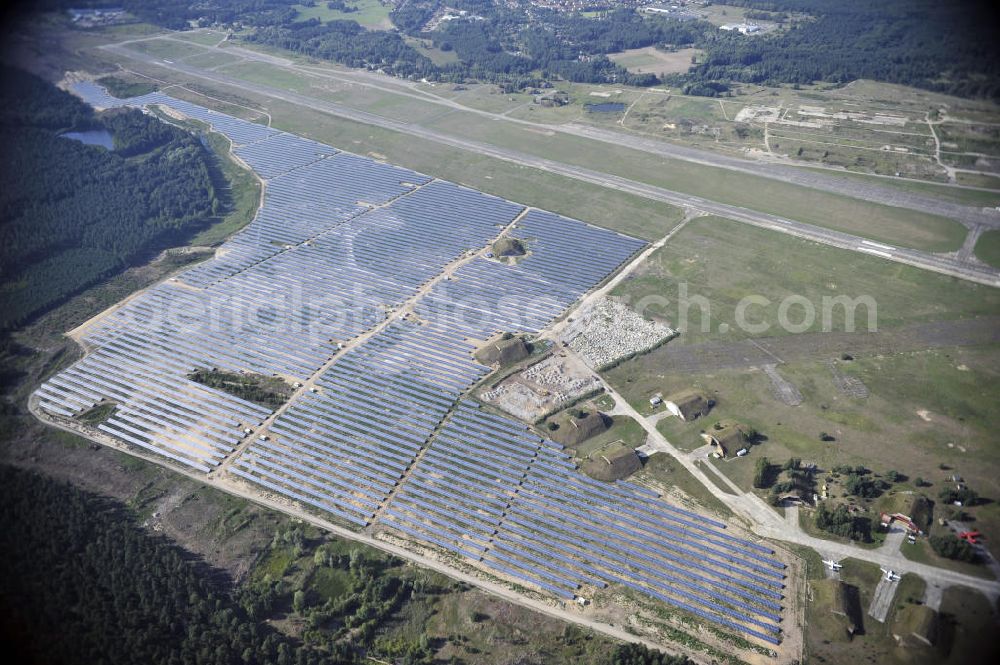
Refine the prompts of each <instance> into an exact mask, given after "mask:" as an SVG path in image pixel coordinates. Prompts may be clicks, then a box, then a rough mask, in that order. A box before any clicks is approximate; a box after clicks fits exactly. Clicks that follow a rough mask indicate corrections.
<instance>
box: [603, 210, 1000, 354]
mask: <svg viewBox="0 0 1000 665" xmlns="http://www.w3.org/2000/svg"><path fill="white" fill-rule="evenodd" d="M682 289H686V293H687V302H688V303H690V306H688V307H687V308H686V310H685V308H684V307H683V306H682V305H681V297H680V296H681V291H682ZM612 295H615V296H621V297H625V298H627V299H628V300H629V301H630V302H632V303H639V302H640V301H642V300H643V299H647V302H650V300H649V299H651V298H667V299H669V303H668V304H666V305H665V306H664V305H662V304H660V305H658V306H657V303H656V302H653V303H652V304H650V313H660V314H664V315H666V317H667V319H668V320H670V321H671V322H672V323H674V324H675V325H679V324H680V323H681V314H682V312H683V311H686V312H687V317H686V318H687V319H688V322H687V325H686V327H685V328H684V329H682V330H681V336H680V338H678V340H676V341H674V342H671V344H670V345H668V347H669V346H671V345H676V344H689V343H697V342H703V341H715V340H727V341H731V340H736V339H743V338H747V337H756V336H766V337H769V336H775V335H783V334H786V332H785V330H784V328H783V327H782V326H781V325H780V317H779V310H780V307H781V306H780V303H781V302H782V301H783V300H784V299H786V298H789V297H793V296H794V297H795V298H800V297H801V298H805V299H806V300H807V301H808V302H809V303H811V306H812V308H813V309H814V311H815V321H814V322H813V324H812V325H810V326H809V327H808V328H806V329H805V330H801V332H817V331H822V330H824V328H823V311H824V306H823V298H824V297H826V298H836V297H838V296H848V297H849V298H852V299H854V298H859V297H862V296H869V297H871V298H872V300H873V301H874V302H875V305H876V306H875V312H876V314H877V318H876V323H877V326H878V329H879V330H885V329H889V328H893V327H896V326H899V325H901V324H904V323H911V322H917V321H932V320H949V319H956V318H967V317H973V316H980V315H989V314H1000V291H998V290H997V289H993V288H990V287H987V286H980V285H976V284H972V283H970V282H964V281H961V280H957V279H954V278H951V277H946V276H943V275H937V274H935V273H931V272H927V271H925V270H920V269H917V268H911V267H907V266H903V265H901V264H897V263H894V262H891V261H886V260H884V259H880V258H878V257H875V256H870V255H867V254H862V253H858V252H850V251H847V250H842V249H836V248H832V247H826V246H822V245H818V244H815V243H812V242H808V241H804V240H800V239H798V238H793V237H790V236H786V235H783V234H779V233H775V232H773V231H768V230H766V229H758V228H755V227H752V226H748V225H745V224H740V223H738V222H733V221H730V220H726V219H722V218H718V217H701V218H697V219H694V220H692V221H691V222H689V223H688V224H687V226H685V227H684V228H683V229H681V230H680V231H679V232H678V233H677V235H675V236H674V237H673V238H672V239H671V240H670V242H669V243H668V244H667V245H666V246H664V247H662V248H661V249H658V250H657V251H656V252H654V253H653V254H652V255H651V256H650V257H649V259H647V261H646V262H645V263H644V264H643V265H641V266H640V267H639V268H638V269H637V270H636V271H635V272H633V277H631V278H630V279H628V280H625V281H623V282H622V283H621V284H620V285H619V286H617V287H616V288H615V289H614V291H613V292H612ZM747 296H756V297H763V298H767V299H768V300H769V301H770V303H771V304H769V305H768V304H759V305H758V304H754V305H752V306H748V307H746V309H745V310H744V314H745V317H744V320H745V321H746V322H748V323H751V324H761V325H766V326H767V329H766V330H764V331H763V332H757V333H754V332H750V331H744V330H740V326H739V325H737V324H738V320H737V318H738V317H737V314H736V310H737V308H738V307H739V305H740V303H741V301H742V300H743V299H744V298H745V297H747ZM696 298H704V299H705V300H706V301H707V304H708V307H707V308H702V307H699V306H698V301H697V300H696ZM761 302H763V301H761ZM829 302H831V301H828V303H829ZM805 310H806V306H805V305H804V304H803V305H796V306H794V307H791V306H789V308H788V310H787V311H786V315H787V319H788V320H789V321H790V322H792V323H794V324H798V323H801V322H803V321H804V320H805V318H804V317H805ZM827 310H828V311H829V314H830V315H829V317H828V318H829V322H830V324H831V325H830V327H829V328H828V330H831V331H836V332H842V331H845V329H846V325H845V324H846V322H847V321H846V317H845V308H844V307H835V308H834V307H829V306H828V307H827ZM855 318H856V320H855V327H856V329H858V330H866V329H867V324H868V318H867V312H866V310H865V308H864V307H859V308H858V309H857V311H856V317H855ZM721 327H725V328H726V329H725V330H724V331H723V330H720V328H721ZM706 328H707V329H706ZM669 353H670V351H669V348H668V349H664V350H661V351H655V352H653V353H652V354H650V355H651V356H656V355H657V354H669Z"/></svg>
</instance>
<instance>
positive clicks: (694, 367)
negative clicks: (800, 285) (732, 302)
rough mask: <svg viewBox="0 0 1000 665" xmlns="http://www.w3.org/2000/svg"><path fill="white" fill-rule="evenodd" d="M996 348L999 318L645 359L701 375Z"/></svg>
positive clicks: (768, 340)
mask: <svg viewBox="0 0 1000 665" xmlns="http://www.w3.org/2000/svg"><path fill="white" fill-rule="evenodd" d="M998 342H1000V317H984V318H979V319H962V320H958V321H934V322H931V323H914V324H910V325H906V326H903V327H900V328H893V329H890V330H883V331H879V332H870V333H869V332H857V333H848V332H828V333H822V332H820V333H802V334H798V335H784V336H781V337H765V338H758V339H745V340H739V341H736V342H705V343H702V344H687V345H685V344H671V345H669V347H664V348H663V349H661V350H658V351H655V352H654V353H653V354H651V355H650V356H649V364H650V365H651V366H652V367H654V368H655V369H656V371H658V372H670V373H675V374H703V373H706V372H714V371H717V370H723V369H744V368H749V367H763V366H764V365H770V364H773V363H774V361H775V356H777V357H780V358H781V360H782V361H783V362H786V363H787V362H800V361H810V360H829V359H830V358H835V357H839V356H840V355H841V354H842V353H850V354H851V355H853V356H872V355H892V354H896V353H903V352H906V351H922V350H924V349H935V348H942V347H951V346H977V345H982V344H996V343H998Z"/></svg>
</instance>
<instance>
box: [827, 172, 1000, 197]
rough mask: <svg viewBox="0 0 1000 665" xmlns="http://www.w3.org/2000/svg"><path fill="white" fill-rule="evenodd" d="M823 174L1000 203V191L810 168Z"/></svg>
mask: <svg viewBox="0 0 1000 665" xmlns="http://www.w3.org/2000/svg"><path fill="white" fill-rule="evenodd" d="M810 170H812V171H816V172H818V173H823V174H824V175H828V176H829V175H832V176H839V177H842V178H847V179H849V180H857V181H861V182H868V183H871V184H873V185H879V186H880V187H888V188H891V189H900V190H903V191H909V192H916V193H918V194H927V195H930V196H933V197H935V198H937V199H941V200H943V201H953V202H954V203H962V204H964V205H970V206H996V205H1000V191H992V192H991V191H984V190H981V189H967V188H964V187H949V186H948V185H942V184H938V183H934V182H925V181H921V180H913V179H903V178H883V177H879V176H874V175H867V174H864V173H852V172H849V171H833V170H830V169H812V168H810Z"/></svg>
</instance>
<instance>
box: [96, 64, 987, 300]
mask: <svg viewBox="0 0 1000 665" xmlns="http://www.w3.org/2000/svg"><path fill="white" fill-rule="evenodd" d="M102 48H104V49H105V50H107V51H109V52H112V53H115V54H117V55H120V56H122V57H125V58H129V59H132V60H135V61H138V62H143V63H146V64H149V65H154V66H157V67H162V68H165V69H170V70H173V71H176V72H179V73H182V74H185V75H187V76H191V77H195V78H201V79H205V80H209V81H213V82H215V83H219V84H223V85H228V86H232V87H234V88H237V89H240V90H245V91H248V92H251V93H254V94H258V95H263V96H265V97H270V98H274V99H279V100H282V101H285V102H288V103H290V104H295V105H298V106H302V107H305V108H309V109H313V110H315V111H320V112H322V113H327V114H330V115H335V116H337V117H341V118H345V119H347V120H352V121H355V122H360V123H363V124H368V125H374V126H377V127H382V128H384V129H389V130H392V131H396V132H401V133H404V134H408V135H410V136H415V137H417V138H421V139H425V140H428V141H433V142H436V143H441V144H444V145H449V146H452V147H457V148H461V149H463V150H468V151H470V152H474V153H479V154H482V155H486V156H488V157H493V158H495V159H499V160H502V161H505V162H511V163H515V164H519V165H522V166H528V167H531V168H536V169H540V170H542V171H548V172H550V173H556V174H559V175H563V176H566V177H569V178H573V179H576V180H581V181H584V182H588V183H591V184H596V185H601V186H604V187H608V188H611V189H617V190H619V191H623V192H627V193H630V194H635V195H637V196H641V197H644V198H647V199H651V200H654V201H661V202H663V203H669V204H671V205H675V206H680V207H685V208H693V209H695V210H699V211H702V212H706V213H709V214H713V215H719V216H721V217H727V218H729V219H733V220H736V221H739V222H743V223H746V224H751V225H753V226H757V227H760V228H765V229H770V230H773V231H778V232H780V233H785V234H788V235H791V236H795V237H798V238H802V239H805V240H811V241H814V242H818V243H822V244H824V245H830V246H833V247H839V248H841V249H847V250H852V251H859V252H864V253H868V254H872V255H875V256H880V257H882V258H885V259H889V260H891V261H896V262H898V263H904V264H907V265H912V266H915V267H918V268H924V269H926V270H932V271H934V272H938V273H942V274H946V275H951V276H953V277H958V278H961V279H967V280H971V281H974V282H979V283H982V284H987V285H989V286H1000V270H996V269H993V268H989V267H986V266H983V265H979V264H978V263H974V262H971V261H968V262H964V261H962V260H960V259H958V258H957V257H955V256H950V255H938V254H930V253H927V252H922V251H919V250H914V249H904V248H897V247H892V246H889V245H885V244H881V243H876V242H873V241H870V240H867V239H865V238H861V237H859V236H854V235H851V234H848V233H842V232H840V231H833V230H830V229H825V228H822V227H818V226H813V225H811V224H803V223H801V222H795V221H792V220H789V219H785V218H783V217H779V216H777V215H770V214H766V213H761V212H757V211H754V210H749V209H747V208H742V207H739V206H733V205H728V204H723V203H717V202H714V201H709V200H707V199H704V198H701V197H698V196H692V195H690V194H684V193H681V192H675V191H671V190H668V189H664V188H662V187H657V186H654V185H649V184H646V183H641V182H637V181H635V180H629V179H628V178H623V177H620V176H616V175H611V174H608V173H602V172H600V171H595V170H592V169H586V168H582V167H578V166H573V165H570V164H565V163H563V162H557V161H554V160H551V159H545V158H543V157H537V156H535V155H529V154H527V153H522V152H519V151H516V150H509V149H506V148H500V147H498V146H495V145H492V144H489V143H484V142H481V141H472V140H469V139H463V138H459V137H455V136H450V135H447V134H444V133H441V132H438V131H436V130H431V129H427V128H425V127H421V126H419V125H416V124H412V123H406V122H403V121H399V120H393V119H391V118H385V117H382V116H379V115H376V114H374V113H369V112H367V111H359V110H357V109H353V108H350V107H347V106H344V105H343V104H338V103H336V102H330V101H326V100H320V99H316V98H314V97H309V96H307V95H302V94H299V93H295V92H290V91H288V90H282V89H279V88H275V87H272V86H267V85H263V84H259V83H253V82H248V81H244V80H242V79H238V78H235V77H232V76H229V75H227V74H223V73H220V72H215V71H208V70H204V69H201V68H198V67H192V66H190V65H187V64H185V63H183V62H178V61H171V62H165V61H164V60H162V59H160V58H156V57H153V56H150V55H147V54H144V53H139V52H136V51H133V50H130V49H128V48H126V47H123V46H116V45H110V46H105V47H102Z"/></svg>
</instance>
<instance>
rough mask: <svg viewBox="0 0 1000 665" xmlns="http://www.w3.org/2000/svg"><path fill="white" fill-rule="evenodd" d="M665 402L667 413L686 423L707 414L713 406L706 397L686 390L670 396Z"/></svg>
mask: <svg viewBox="0 0 1000 665" xmlns="http://www.w3.org/2000/svg"><path fill="white" fill-rule="evenodd" d="M663 402H664V404H665V405H666V407H667V411H669V412H670V413H672V414H674V415H675V416H677V417H678V418H680V419H681V420H683V421H685V422H687V421H690V420H695V419H696V418H698V417H700V416H703V415H705V414H707V413H708V410H709V409H710V408H711V404H710V403H709V401H708V400H707V399H706V398H705V396H704V395H702V394H701V393H699V392H697V391H695V390H686V391H684V392H679V393H676V394H674V395H670V396H669V397H667V398H666V399H665V400H663Z"/></svg>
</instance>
